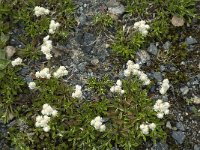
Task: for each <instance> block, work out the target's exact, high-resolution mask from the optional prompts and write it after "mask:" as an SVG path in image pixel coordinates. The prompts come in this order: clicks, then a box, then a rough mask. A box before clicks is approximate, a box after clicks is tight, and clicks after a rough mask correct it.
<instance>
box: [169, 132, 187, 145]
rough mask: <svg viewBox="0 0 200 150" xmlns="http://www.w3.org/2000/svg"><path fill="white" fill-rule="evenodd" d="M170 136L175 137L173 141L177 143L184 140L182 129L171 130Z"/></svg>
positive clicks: (181, 142)
mask: <svg viewBox="0 0 200 150" xmlns="http://www.w3.org/2000/svg"><path fill="white" fill-rule="evenodd" d="M172 137H173V138H174V139H175V141H176V142H177V143H178V144H183V142H184V140H185V133H184V132H182V131H173V132H172Z"/></svg>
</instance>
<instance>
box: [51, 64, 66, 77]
mask: <svg viewBox="0 0 200 150" xmlns="http://www.w3.org/2000/svg"><path fill="white" fill-rule="evenodd" d="M67 74H68V71H67V70H66V68H65V67H64V66H60V67H59V68H58V70H57V71H56V72H54V73H53V76H54V77H55V78H60V77H63V76H66V75H67Z"/></svg>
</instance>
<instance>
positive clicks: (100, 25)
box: [93, 13, 114, 33]
mask: <svg viewBox="0 0 200 150" xmlns="http://www.w3.org/2000/svg"><path fill="white" fill-rule="evenodd" d="M93 23H94V26H95V28H96V30H97V31H98V32H100V33H103V32H105V31H106V30H107V28H109V27H112V25H113V24H114V19H113V18H112V17H111V16H110V15H109V14H105V13H101V14H97V15H96V16H94V20H93Z"/></svg>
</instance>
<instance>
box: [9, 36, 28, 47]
mask: <svg viewBox="0 0 200 150" xmlns="http://www.w3.org/2000/svg"><path fill="white" fill-rule="evenodd" d="M10 45H12V46H17V47H19V48H25V45H24V43H22V42H20V41H19V40H17V39H14V38H13V39H11V40H10Z"/></svg>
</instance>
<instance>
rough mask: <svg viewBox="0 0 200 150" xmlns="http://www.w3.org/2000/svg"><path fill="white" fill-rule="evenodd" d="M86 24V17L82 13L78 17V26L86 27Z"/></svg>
mask: <svg viewBox="0 0 200 150" xmlns="http://www.w3.org/2000/svg"><path fill="white" fill-rule="evenodd" d="M85 23H86V15H85V14H83V13H82V14H81V15H80V16H79V17H78V24H80V25H84V24H85Z"/></svg>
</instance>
